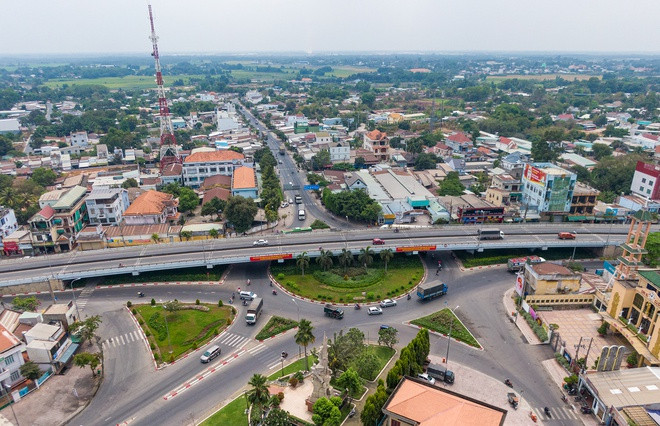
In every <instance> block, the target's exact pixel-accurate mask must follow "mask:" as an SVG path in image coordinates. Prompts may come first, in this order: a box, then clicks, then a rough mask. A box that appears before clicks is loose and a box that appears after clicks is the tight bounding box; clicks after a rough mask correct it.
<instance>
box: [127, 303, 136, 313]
mask: <svg viewBox="0 0 660 426" xmlns="http://www.w3.org/2000/svg"><path fill="white" fill-rule="evenodd" d="M131 306H133V303H132V302H131V301H130V300H129V301H128V302H126V307H127V308H130V307H131ZM134 311H135V309H134ZM133 313H135V312H133Z"/></svg>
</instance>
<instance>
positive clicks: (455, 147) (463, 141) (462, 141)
mask: <svg viewBox="0 0 660 426" xmlns="http://www.w3.org/2000/svg"><path fill="white" fill-rule="evenodd" d="M445 145H447V146H448V147H450V148H451V149H452V152H453V153H454V154H458V155H461V154H465V153H466V152H468V151H470V150H471V149H472V148H473V146H474V145H473V143H472V139H470V137H469V136H468V135H466V134H465V133H463V132H456V133H452V134H451V135H449V136H447V137H446V138H445Z"/></svg>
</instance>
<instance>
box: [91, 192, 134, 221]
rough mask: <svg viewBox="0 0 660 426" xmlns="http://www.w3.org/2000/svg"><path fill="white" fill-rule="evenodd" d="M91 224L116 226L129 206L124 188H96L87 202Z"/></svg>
mask: <svg viewBox="0 0 660 426" xmlns="http://www.w3.org/2000/svg"><path fill="white" fill-rule="evenodd" d="M85 204H87V213H88V215H89V223H90V224H103V225H116V224H118V223H121V220H122V215H123V214H124V211H125V210H126V209H127V208H128V206H129V204H130V203H129V201H128V191H127V190H126V189H124V188H102V187H101V188H94V189H92V192H91V193H90V194H89V195H88V196H87V199H86V200H85Z"/></svg>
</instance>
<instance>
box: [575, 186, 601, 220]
mask: <svg viewBox="0 0 660 426" xmlns="http://www.w3.org/2000/svg"><path fill="white" fill-rule="evenodd" d="M598 194H600V191H599V190H597V189H595V188H592V187H590V186H589V185H586V184H584V183H582V182H575V188H574V189H573V198H572V199H571V210H570V213H571V214H576V215H587V216H585V217H579V216H578V217H577V218H576V219H573V220H594V217H593V215H594V208H595V207H596V202H597V198H598ZM589 216H591V217H589ZM569 220H571V216H569Z"/></svg>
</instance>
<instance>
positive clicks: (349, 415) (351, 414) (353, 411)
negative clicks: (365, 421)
mask: <svg viewBox="0 0 660 426" xmlns="http://www.w3.org/2000/svg"><path fill="white" fill-rule="evenodd" d="M353 416H355V408H353V409H352V410H351V412H350V413H348V417H351V418H353Z"/></svg>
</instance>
